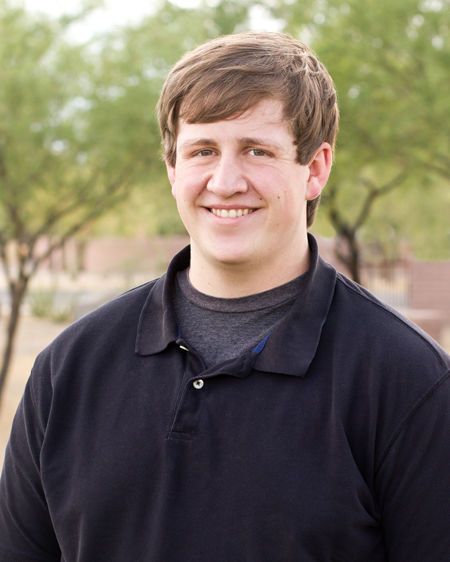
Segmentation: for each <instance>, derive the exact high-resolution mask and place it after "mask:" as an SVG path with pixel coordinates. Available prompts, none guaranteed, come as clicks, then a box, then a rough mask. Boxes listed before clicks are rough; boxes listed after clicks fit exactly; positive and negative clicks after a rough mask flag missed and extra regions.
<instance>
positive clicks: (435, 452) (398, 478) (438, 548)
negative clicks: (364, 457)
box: [377, 373, 450, 562]
mask: <svg viewBox="0 0 450 562" xmlns="http://www.w3.org/2000/svg"><path fill="white" fill-rule="evenodd" d="M377 486H378V488H379V492H378V497H379V498H380V501H381V506H380V507H381V521H382V525H383V534H384V537H385V546H386V551H387V554H388V556H387V559H388V560H389V562H405V560H408V562H423V561H424V560H430V561H433V562H448V560H449V556H450V554H449V553H450V532H449V529H450V374H449V373H446V374H444V375H443V376H442V377H441V378H440V379H439V380H437V381H436V383H435V384H434V386H433V387H432V388H430V389H429V391H428V392H427V393H426V394H424V395H423V396H422V397H420V398H419V399H418V401H417V402H416V403H415V404H414V407H413V408H412V410H411V411H410V412H409V414H408V416H406V417H405V419H403V420H402V422H401V423H400V425H399V427H398V428H397V431H396V433H395V434H394V435H393V436H392V439H391V442H390V444H389V445H388V447H387V450H386V453H385V455H384V458H383V460H382V461H381V464H380V467H379V469H378V473H377Z"/></svg>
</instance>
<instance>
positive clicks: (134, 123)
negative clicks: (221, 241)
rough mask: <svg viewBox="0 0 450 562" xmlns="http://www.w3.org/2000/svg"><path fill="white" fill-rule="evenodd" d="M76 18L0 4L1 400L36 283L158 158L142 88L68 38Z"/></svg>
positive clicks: (89, 50)
mask: <svg viewBox="0 0 450 562" xmlns="http://www.w3.org/2000/svg"><path fill="white" fill-rule="evenodd" d="M83 15H84V14H82V16H83ZM82 16H80V17H82ZM72 22H73V18H65V19H64V20H59V21H51V20H48V19H44V18H42V17H37V16H33V17H32V16H31V15H28V14H27V13H26V12H24V11H23V10H22V9H19V8H13V7H11V6H9V5H8V4H7V3H6V2H5V1H4V0H2V2H1V4H0V36H1V37H2V41H1V43H0V69H1V70H0V260H1V263H2V265H3V270H4V274H5V277H6V281H7V288H8V293H9V300H10V312H9V315H8V317H7V318H6V320H5V335H6V339H5V347H4V350H3V356H2V359H1V362H0V396H1V391H2V390H3V388H4V383H5V380H6V376H7V372H8V368H9V366H10V362H11V358H12V354H13V347H14V339H15V335H16V332H17V326H18V322H19V315H20V309H21V305H22V304H23V301H24V298H25V296H26V292H27V288H28V286H29V282H30V279H31V278H32V276H33V275H34V274H35V273H36V271H37V269H38V267H39V266H40V265H41V264H42V263H43V262H44V261H45V260H47V259H48V258H49V257H50V256H51V254H52V253H53V252H54V251H55V250H56V249H57V248H59V247H61V246H62V245H63V244H64V242H65V241H66V240H67V239H68V238H70V237H72V236H73V235H75V234H76V233H77V232H79V231H80V230H81V229H83V228H84V227H85V226H86V225H88V224H90V223H91V222H92V221H93V220H95V219H96V218H97V217H99V216H100V215H102V214H103V213H105V212H106V211H107V210H108V209H110V208H112V207H113V206H115V205H117V204H118V203H119V202H121V201H123V200H124V198H125V197H126V195H127V194H128V193H129V191H130V188H131V186H132V184H133V183H134V182H135V181H137V179H138V178H139V177H140V176H141V174H142V173H143V170H144V169H147V168H151V165H152V159H154V160H157V151H156V149H155V146H154V145H152V142H153V141H154V136H152V135H150V134H149V130H150V128H151V126H152V122H151V120H152V118H151V112H150V111H148V109H147V107H146V106H145V105H143V104H139V105H136V104H135V103H134V98H133V96H134V95H135V88H136V85H135V84H134V83H133V82H130V81H127V80H126V79H125V78H123V77H121V76H115V75H113V71H112V69H111V68H110V67H109V65H108V61H107V60H103V59H102V58H101V56H100V55H101V54H102V53H101V51H99V50H98V49H97V50H95V48H94V47H95V45H93V46H75V45H72V44H69V43H68V42H67V40H66V38H65V31H66V30H67V28H68V26H69V25H71V23H72ZM108 72H111V76H108ZM107 76H108V78H109V79H108V80H106V77H107ZM121 78H122V79H121Z"/></svg>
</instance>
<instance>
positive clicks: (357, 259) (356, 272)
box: [348, 237, 361, 284]
mask: <svg viewBox="0 0 450 562" xmlns="http://www.w3.org/2000/svg"><path fill="white" fill-rule="evenodd" d="M348 252H349V255H348V269H349V271H350V275H351V276H352V279H353V281H356V283H359V284H361V249H360V247H359V244H358V241H357V240H356V237H353V238H351V239H350V240H348Z"/></svg>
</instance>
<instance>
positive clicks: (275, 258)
mask: <svg viewBox="0 0 450 562" xmlns="http://www.w3.org/2000/svg"><path fill="white" fill-rule="evenodd" d="M176 154H177V159H176V165H175V166H174V167H170V166H168V174H169V179H170V182H171V185H172V193H173V195H174V197H175V199H176V202H177V207H178V211H179V213H180V216H181V219H182V221H183V223H184V225H185V227H186V229H187V231H188V233H189V235H190V238H191V246H192V256H195V259H196V260H198V261H200V262H202V263H201V264H197V265H200V266H201V265H202V264H203V265H206V264H207V265H208V266H209V267H211V266H212V267H223V266H224V265H226V266H230V265H233V264H234V265H236V266H238V267H240V268H241V269H242V268H246V267H248V268H251V269H252V270H253V271H254V270H255V268H256V269H258V268H260V269H264V270H265V271H267V270H268V266H269V269H270V265H271V264H272V263H273V267H279V266H280V263H283V260H299V255H300V254H299V253H300V252H301V251H302V250H303V249H304V247H305V244H306V198H307V197H308V196H311V193H308V191H311V190H312V191H314V186H312V187H311V186H310V189H309V190H308V185H309V183H310V179H309V178H310V172H311V171H310V167H308V166H302V165H300V164H299V163H298V162H297V161H296V146H295V144H294V138H293V135H292V132H291V130H290V127H289V124H288V123H287V122H286V121H285V120H284V119H283V115H282V105H281V103H280V102H279V101H277V100H273V99H266V100H263V101H261V102H260V103H258V104H257V105H255V106H254V107H252V108H251V109H250V110H249V111H247V112H245V113H244V114H243V115H241V116H239V117H236V118H234V119H228V120H224V121H218V122H214V123H186V122H184V121H182V120H181V121H180V123H179V128H178V138H177V146H176ZM316 195H318V193H316V192H314V193H313V194H312V197H310V198H313V197H315V196H316ZM284 263H287V262H286V261H284ZM290 263H291V262H290ZM261 266H264V267H263V268H262V267H261Z"/></svg>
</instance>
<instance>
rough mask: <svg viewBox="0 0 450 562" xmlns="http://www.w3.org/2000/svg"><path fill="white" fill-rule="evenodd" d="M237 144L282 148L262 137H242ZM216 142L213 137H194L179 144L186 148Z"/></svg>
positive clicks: (181, 147)
mask: <svg viewBox="0 0 450 562" xmlns="http://www.w3.org/2000/svg"><path fill="white" fill-rule="evenodd" d="M239 144H240V145H255V146H265V147H268V148H273V149H277V150H283V147H282V146H280V145H279V144H277V143H275V142H273V140H272V139H265V138H263V137H243V138H241V139H239ZM217 145H218V142H217V141H216V140H214V139H208V138H200V137H199V138H196V139H191V140H187V141H185V142H183V143H182V144H181V145H180V149H181V150H183V149H186V148H193V147H195V146H217Z"/></svg>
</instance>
